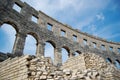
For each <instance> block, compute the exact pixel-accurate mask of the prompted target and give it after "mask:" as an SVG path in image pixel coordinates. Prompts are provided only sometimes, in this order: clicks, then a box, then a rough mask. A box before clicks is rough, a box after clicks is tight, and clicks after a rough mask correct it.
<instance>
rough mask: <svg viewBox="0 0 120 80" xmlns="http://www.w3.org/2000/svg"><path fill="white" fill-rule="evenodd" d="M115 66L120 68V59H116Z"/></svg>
mask: <svg viewBox="0 0 120 80" xmlns="http://www.w3.org/2000/svg"><path fill="white" fill-rule="evenodd" d="M115 66H116V67H117V68H118V69H120V61H119V60H115Z"/></svg>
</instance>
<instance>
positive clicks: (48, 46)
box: [44, 41, 55, 61]
mask: <svg viewBox="0 0 120 80" xmlns="http://www.w3.org/2000/svg"><path fill="white" fill-rule="evenodd" d="M54 49H55V43H54V42H52V41H46V42H45V52H44V56H45V57H50V58H51V59H52V61H54Z"/></svg>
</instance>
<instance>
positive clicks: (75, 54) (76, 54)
mask: <svg viewBox="0 0 120 80" xmlns="http://www.w3.org/2000/svg"><path fill="white" fill-rule="evenodd" d="M80 54H81V52H80V51H78V50H77V51H76V52H75V53H74V54H73V55H74V56H79V55H80Z"/></svg>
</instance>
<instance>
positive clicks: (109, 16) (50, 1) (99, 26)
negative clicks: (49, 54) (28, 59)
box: [0, 0, 120, 53]
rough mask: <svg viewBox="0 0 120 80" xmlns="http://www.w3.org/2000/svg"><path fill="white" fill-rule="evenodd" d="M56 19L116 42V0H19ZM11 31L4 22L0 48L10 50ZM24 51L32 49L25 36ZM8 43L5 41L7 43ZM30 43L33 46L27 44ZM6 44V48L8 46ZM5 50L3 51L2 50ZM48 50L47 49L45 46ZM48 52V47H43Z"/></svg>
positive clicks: (119, 13) (119, 17) (119, 23)
mask: <svg viewBox="0 0 120 80" xmlns="http://www.w3.org/2000/svg"><path fill="white" fill-rule="evenodd" d="M22 1H23V2H24V1H25V2H27V3H28V4H29V5H31V6H32V7H34V8H35V9H36V10H41V11H43V12H44V13H46V14H47V15H49V16H51V17H53V18H55V19H56V20H58V21H60V22H62V23H64V24H68V25H70V26H72V28H74V29H79V30H80V31H82V32H87V33H89V34H92V35H95V36H98V37H101V38H104V39H106V40H109V41H110V40H111V41H115V42H120V1H119V0H69V1H68V0H43V1H40V0H22ZM13 34H15V30H14V29H12V27H9V26H8V25H2V27H1V28H0V51H1V52H10V51H11V49H12V47H13V43H14V40H15V36H13ZM27 41H28V43H27V44H26V45H27V46H26V47H25V52H26V53H31V52H35V44H36V43H35V39H34V38H31V36H30V37H28V38H27ZM8 43H9V44H8ZM31 45H34V48H33V46H32V47H30V46H31ZM8 46H9V47H8ZM6 49H7V50H6ZM49 50H50V49H49ZM47 51H48V50H47Z"/></svg>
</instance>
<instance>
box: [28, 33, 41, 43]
mask: <svg viewBox="0 0 120 80" xmlns="http://www.w3.org/2000/svg"><path fill="white" fill-rule="evenodd" d="M27 34H28V35H31V36H33V37H34V38H35V39H36V41H37V43H38V42H40V38H39V36H38V34H36V33H34V32H28V33H27Z"/></svg>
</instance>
